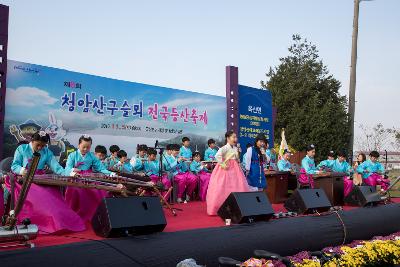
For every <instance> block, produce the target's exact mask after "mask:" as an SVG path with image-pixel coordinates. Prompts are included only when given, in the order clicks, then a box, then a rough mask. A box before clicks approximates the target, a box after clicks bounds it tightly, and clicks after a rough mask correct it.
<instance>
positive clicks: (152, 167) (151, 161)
mask: <svg viewBox="0 0 400 267" xmlns="http://www.w3.org/2000/svg"><path fill="white" fill-rule="evenodd" d="M147 155H148V156H147V161H145V162H144V171H145V172H146V175H147V176H149V177H150V179H151V181H152V182H153V183H154V184H159V183H162V185H163V187H164V191H167V192H168V189H169V188H170V187H171V182H170V180H169V179H168V175H166V174H165V173H160V160H159V159H157V150H155V149H154V148H149V149H148V150H147ZM160 174H161V177H160ZM168 197H169V196H168V195H166V194H165V195H164V198H166V199H168Z"/></svg>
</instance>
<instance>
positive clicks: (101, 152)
mask: <svg viewBox="0 0 400 267" xmlns="http://www.w3.org/2000/svg"><path fill="white" fill-rule="evenodd" d="M94 155H95V156H96V158H98V159H99V160H100V162H101V163H102V164H103V165H104V168H108V166H107V162H106V158H107V148H106V147H105V146H101V145H98V146H96V147H95V148H94Z"/></svg>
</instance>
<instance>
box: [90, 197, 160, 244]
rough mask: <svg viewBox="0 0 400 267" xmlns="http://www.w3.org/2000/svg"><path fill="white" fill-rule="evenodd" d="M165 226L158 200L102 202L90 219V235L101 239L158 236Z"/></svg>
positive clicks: (104, 200)
mask: <svg viewBox="0 0 400 267" xmlns="http://www.w3.org/2000/svg"><path fill="white" fill-rule="evenodd" d="M166 225H167V221H166V220H165V216H164V211H163V208H162V206H161V204H160V199H159V198H158V197H125V198H104V199H103V201H102V202H101V203H100V205H99V206H98V208H97V210H96V213H95V214H94V216H93V218H92V226H93V230H94V232H95V233H96V234H97V235H99V236H103V237H118V236H126V235H128V234H132V235H141V234H149V233H153V232H161V231H163V230H164V228H165V226H166Z"/></svg>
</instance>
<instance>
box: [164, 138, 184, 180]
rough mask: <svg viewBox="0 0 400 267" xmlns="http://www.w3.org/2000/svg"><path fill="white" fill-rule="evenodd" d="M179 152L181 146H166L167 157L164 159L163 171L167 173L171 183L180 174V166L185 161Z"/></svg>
mask: <svg viewBox="0 0 400 267" xmlns="http://www.w3.org/2000/svg"><path fill="white" fill-rule="evenodd" d="M179 150H180V147H179V145H177V144H168V145H167V146H166V151H165V155H164V157H163V158H162V163H163V170H164V171H165V172H166V173H167V175H168V179H169V180H170V181H172V179H174V176H175V175H177V174H178V169H179V166H178V164H179V163H180V162H181V161H183V158H182V157H179Z"/></svg>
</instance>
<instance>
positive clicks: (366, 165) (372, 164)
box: [357, 151, 390, 190]
mask: <svg viewBox="0 0 400 267" xmlns="http://www.w3.org/2000/svg"><path fill="white" fill-rule="evenodd" d="M379 156H380V155H379V153H378V151H371V153H369V160H367V161H365V162H363V163H362V164H361V165H360V166H358V168H357V172H358V173H359V174H361V175H362V178H363V183H365V184H367V185H370V186H376V185H380V186H382V189H383V190H387V189H388V187H389V185H390V182H389V180H388V179H385V178H384V177H383V175H384V174H385V169H384V168H383V165H382V164H381V163H380V162H378V159H379Z"/></svg>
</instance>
